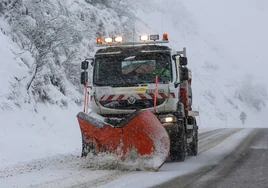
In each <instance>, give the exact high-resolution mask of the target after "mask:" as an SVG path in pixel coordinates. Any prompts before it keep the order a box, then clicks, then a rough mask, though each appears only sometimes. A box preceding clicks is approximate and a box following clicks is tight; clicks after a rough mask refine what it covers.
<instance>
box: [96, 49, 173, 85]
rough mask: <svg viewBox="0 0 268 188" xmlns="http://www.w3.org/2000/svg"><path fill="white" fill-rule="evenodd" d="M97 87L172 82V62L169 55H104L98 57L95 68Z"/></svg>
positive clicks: (158, 53) (142, 53)
mask: <svg viewBox="0 0 268 188" xmlns="http://www.w3.org/2000/svg"><path fill="white" fill-rule="evenodd" d="M94 68H95V69H94V79H93V82H94V84H95V85H100V86H132V85H137V84H145V83H155V77H156V75H158V80H159V82H160V83H161V82H162V83H167V82H169V81H171V78H172V75H171V72H172V71H171V60H170V54H169V53H163V52H153V53H152V52H150V53H148V52H141V53H139V54H137V55H136V56H122V55H109V56H108V55H102V56H99V57H96V60H95V67H94Z"/></svg>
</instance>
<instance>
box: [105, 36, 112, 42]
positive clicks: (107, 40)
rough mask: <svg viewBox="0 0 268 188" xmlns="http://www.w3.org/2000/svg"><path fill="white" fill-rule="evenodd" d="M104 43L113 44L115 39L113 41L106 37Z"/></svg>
mask: <svg viewBox="0 0 268 188" xmlns="http://www.w3.org/2000/svg"><path fill="white" fill-rule="evenodd" d="M104 41H105V42H106V43H111V42H113V39H112V38H111V37H106V38H105V39H104Z"/></svg>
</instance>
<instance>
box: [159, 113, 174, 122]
mask: <svg viewBox="0 0 268 188" xmlns="http://www.w3.org/2000/svg"><path fill="white" fill-rule="evenodd" d="M160 122H161V123H175V122H177V118H176V116H174V115H166V116H162V117H160Z"/></svg>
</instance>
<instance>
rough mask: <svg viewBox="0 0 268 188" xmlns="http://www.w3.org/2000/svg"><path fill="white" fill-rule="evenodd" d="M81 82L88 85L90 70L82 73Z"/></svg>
mask: <svg viewBox="0 0 268 188" xmlns="http://www.w3.org/2000/svg"><path fill="white" fill-rule="evenodd" d="M80 80H81V84H83V85H86V83H87V82H88V72H87V71H84V72H82V73H81V79H80Z"/></svg>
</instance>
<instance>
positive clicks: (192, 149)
mask: <svg viewBox="0 0 268 188" xmlns="http://www.w3.org/2000/svg"><path fill="white" fill-rule="evenodd" d="M193 123H194V129H193V142H191V143H190V144H189V147H188V153H189V155H190V156H197V154H198V129H197V125H196V122H195V121H194V122H193Z"/></svg>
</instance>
